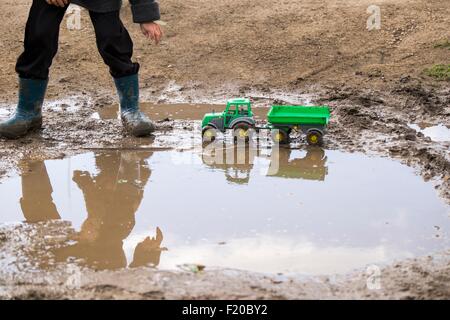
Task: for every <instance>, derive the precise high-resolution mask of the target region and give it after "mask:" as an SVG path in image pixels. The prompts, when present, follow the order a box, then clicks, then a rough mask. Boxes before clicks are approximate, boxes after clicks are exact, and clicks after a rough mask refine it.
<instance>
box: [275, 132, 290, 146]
mask: <svg viewBox="0 0 450 320" xmlns="http://www.w3.org/2000/svg"><path fill="white" fill-rule="evenodd" d="M272 140H273V142H275V143H279V144H287V143H289V134H288V133H287V131H285V130H283V129H275V130H272Z"/></svg>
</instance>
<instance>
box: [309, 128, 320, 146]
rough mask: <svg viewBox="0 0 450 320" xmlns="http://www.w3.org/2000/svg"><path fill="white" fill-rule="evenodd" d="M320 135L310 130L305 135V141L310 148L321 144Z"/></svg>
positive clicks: (316, 131)
mask: <svg viewBox="0 0 450 320" xmlns="http://www.w3.org/2000/svg"><path fill="white" fill-rule="evenodd" d="M322 137H323V136H322V133H321V132H320V131H318V130H311V131H309V132H308V133H307V134H306V141H307V142H308V144H309V145H310V146H320V145H321V144H322V143H323V138H322Z"/></svg>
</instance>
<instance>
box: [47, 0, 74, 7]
mask: <svg viewBox="0 0 450 320" xmlns="http://www.w3.org/2000/svg"><path fill="white" fill-rule="evenodd" d="M45 1H46V2H47V3H48V4H50V5H53V6H57V7H61V8H64V7H65V6H67V5H68V4H69V2H70V1H69V0H45Z"/></svg>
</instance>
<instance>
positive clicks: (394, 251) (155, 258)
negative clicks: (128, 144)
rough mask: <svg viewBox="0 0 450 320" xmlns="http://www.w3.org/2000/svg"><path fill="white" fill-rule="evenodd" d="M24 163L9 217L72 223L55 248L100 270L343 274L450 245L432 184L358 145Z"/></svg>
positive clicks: (3, 190) (12, 186)
mask: <svg viewBox="0 0 450 320" xmlns="http://www.w3.org/2000/svg"><path fill="white" fill-rule="evenodd" d="M202 112H203V111H202ZM20 168H21V174H20V175H19V176H17V177H13V178H11V179H9V180H5V181H4V182H3V183H2V184H0V202H1V204H2V209H1V212H2V214H1V216H0V220H1V222H2V223H7V222H17V221H25V222H27V223H35V222H38V221H45V220H51V219H58V220H65V221H69V222H70V224H71V227H72V228H73V229H74V230H75V233H74V236H73V238H71V239H70V241H68V242H67V243H66V244H64V245H63V246H60V247H55V248H48V251H50V253H51V255H52V256H53V257H54V259H55V261H56V262H64V261H67V260H68V259H71V260H73V259H74V258H75V260H76V261H78V263H80V264H81V265H84V266H88V267H91V268H94V269H98V270H102V269H118V268H126V267H128V268H133V267H138V266H149V265H151V266H155V267H157V268H160V269H178V268H180V266H183V265H184V266H186V265H191V264H195V265H205V266H206V267H207V268H209V267H226V268H236V269H243V270H251V271H257V272H268V273H298V274H310V275H314V274H329V273H344V272H349V271H351V270H353V269H356V268H363V267H365V266H367V265H368V264H384V263H388V262H391V261H393V260H397V259H404V258H409V257H414V256H420V255H426V254H428V253H431V252H434V251H439V250H443V249H446V248H448V245H449V240H448V239H449V238H448V235H449V234H448V232H449V230H450V219H449V208H448V206H446V205H445V204H444V203H443V201H441V200H440V199H439V198H438V196H437V194H436V192H435V190H434V188H433V185H432V184H431V183H425V182H424V181H423V180H422V179H421V178H420V177H418V176H416V175H415V174H414V171H413V169H411V168H409V167H406V166H404V165H401V164H400V163H398V162H395V161H392V160H389V159H386V158H378V157H368V156H366V155H363V154H359V153H344V152H340V151H328V150H323V149H321V148H309V149H305V150H291V149H283V148H282V149H280V150H278V151H277V149H276V148H267V149H265V148H250V149H249V148H246V149H245V148H244V149H242V148H237V147H224V146H223V145H220V143H217V144H216V145H214V146H212V145H211V146H207V147H205V148H203V149H202V148H200V149H193V150H187V151H186V150H185V151H183V152H180V151H175V150H166V151H139V152H136V151H127V150H113V151H111V150H103V151H98V150H97V151H95V152H86V153H84V154H81V155H77V156H74V157H71V158H65V159H58V160H43V161H36V160H34V161H29V160H26V159H24V160H23V161H22V163H21V166H20ZM52 236H55V234H52Z"/></svg>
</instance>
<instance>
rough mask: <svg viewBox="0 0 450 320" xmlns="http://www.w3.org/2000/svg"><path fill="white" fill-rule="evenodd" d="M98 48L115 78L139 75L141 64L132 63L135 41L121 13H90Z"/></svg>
mask: <svg viewBox="0 0 450 320" xmlns="http://www.w3.org/2000/svg"><path fill="white" fill-rule="evenodd" d="M89 14H90V17H91V20H92V24H93V25H94V29H95V36H96V39H97V47H98V50H99V52H100V55H101V56H102V58H103V60H104V61H105V63H106V64H107V65H108V66H109V69H110V73H111V75H112V76H113V77H114V78H122V77H126V76H130V75H134V74H137V73H138V71H139V64H137V63H133V62H132V61H131V56H132V55H133V41H132V40H131V37H130V35H129V33H128V31H127V29H125V27H124V25H123V23H122V21H121V20H120V12H119V11H113V12H107V13H100V12H92V11H90V12H89Z"/></svg>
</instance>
